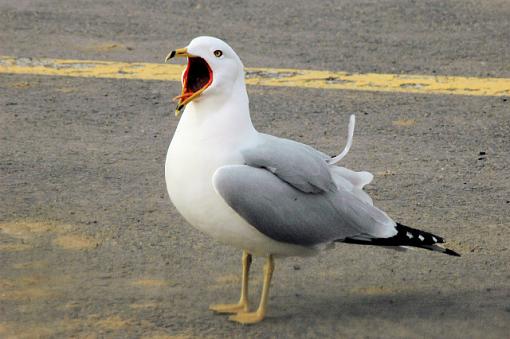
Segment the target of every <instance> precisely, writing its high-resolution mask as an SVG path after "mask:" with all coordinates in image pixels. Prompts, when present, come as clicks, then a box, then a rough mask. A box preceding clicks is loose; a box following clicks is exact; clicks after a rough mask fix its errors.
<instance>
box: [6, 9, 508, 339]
mask: <svg viewBox="0 0 510 339" xmlns="http://www.w3.org/2000/svg"><path fill="white" fill-rule="evenodd" d="M509 18H510V6H509V5H508V2H507V1H484V2H482V1H437V2H436V1H434V2H432V1H431V2H415V1H358V2H348V1H340V2H327V3H326V2H317V4H313V3H311V2H306V1H281V2H274V1H273V2H267V3H265V2H252V3H250V4H245V3H243V2H241V1H239V2H237V1H236V2H231V1H228V2H227V1H224V2H213V3H209V2H202V1H180V2H163V1H158V2H156V1H154V2H150V3H149V2H144V1H133V0H130V1H108V2H81V1H65V2H64V1H62V2H61V1H45V2H37V1H32V0H26V1H16V2H10V1H1V2H0V23H1V26H2V30H1V31H0V55H12V56H19V57H21V56H40V57H58V58H78V59H100V60H122V61H144V62H160V61H161V60H162V58H163V57H164V56H165V55H166V53H167V52H168V50H169V49H171V48H175V47H182V46H184V45H185V44H186V43H187V42H188V41H189V40H190V39H191V38H193V37H194V36H197V35H201V34H210V35H216V36H218V37H221V38H224V39H226V40H227V41H228V42H229V43H230V44H231V45H232V46H233V47H234V48H235V49H236V51H237V52H238V54H239V55H240V56H241V58H242V59H243V61H244V63H245V65H247V66H264V67H300V68H310V69H330V70H345V71H350V72H372V71H374V72H394V73H417V74H446V75H449V74H455V75H472V76H494V77H509V76H510V64H509V63H508V55H510V47H509V44H508V41H510V28H509V26H510V19H509ZM179 90H180V85H179V84H177V83H173V82H172V83H163V82H155V81H133V80H131V81H130V80H106V79H80V78H63V77H45V76H32V75H5V74H0V91H1V93H2V95H0V123H1V126H2V128H1V130H0V197H1V203H0V337H10V336H12V337H22V338H36V337H44V338H46V337H48V338H66V337H88V338H94V337H98V338H103V337H108V338H109V337H114V338H138V337H154V338H156V337H158V336H159V338H164V337H165V336H167V337H172V336H173V337H179V336H183V337H257V338H258V337H349V338H351V337H352V338H362V337H363V338H399V337H400V338H446V337H448V338H482V337H483V338H505V337H509V334H508V333H510V247H509V246H510V245H509V243H510V233H509V231H510V193H509V192H510V155H509V151H510V138H509V136H508V131H509V130H510V101H509V100H508V99H509V98H506V97H469V96H446V95H430V96H429V95H412V94H397V93H368V92H355V91H322V90H311V89H299V88H267V87H266V88H262V87H249V88H248V90H249V94H250V98H251V109H252V115H253V120H254V123H255V125H256V127H257V128H258V129H259V130H261V131H264V132H267V133H271V134H275V135H279V136H283V137H288V138H292V139H296V140H299V141H302V142H306V143H309V144H312V145H314V146H316V147H317V148H319V149H321V150H323V151H325V152H328V153H331V154H333V153H335V152H337V151H338V150H339V149H340V148H341V147H343V143H344V138H345V131H346V124H347V121H348V116H349V114H351V113H355V114H357V118H358V121H357V130H356V133H355V139H354V146H353V148H352V150H351V153H350V154H349V156H348V157H347V158H346V159H345V161H344V164H345V165H346V166H348V167H350V168H353V169H355V170H362V169H363V170H369V171H371V172H373V173H374V174H375V180H374V183H373V184H371V185H370V186H369V187H368V192H369V193H370V194H371V195H372V197H373V198H374V200H375V201H376V203H377V204H378V206H380V207H381V208H383V209H384V210H386V211H387V212H388V213H389V214H390V215H391V216H392V217H394V218H395V219H396V220H398V221H400V222H402V223H405V224H408V225H410V226H415V227H418V228H422V229H425V230H430V231H432V232H435V233H438V234H440V235H443V236H444V237H445V238H446V239H447V240H450V243H449V245H450V246H451V247H452V248H453V249H455V250H457V251H460V252H461V253H462V255H463V256H462V257H461V258H453V257H448V256H444V255H440V254H435V253H430V252H428V251H410V252H407V253H395V252H392V251H388V250H384V249H380V248H369V247H356V246H350V245H342V246H337V247H336V248H335V249H334V250H331V251H328V252H325V253H323V254H321V255H320V256H318V257H314V258H307V259H300V258H289V259H285V260H279V261H277V262H276V272H275V276H274V280H273V288H272V291H271V300H270V305H269V314H268V317H267V319H266V320H265V321H264V322H263V323H261V324H258V325H255V326H249V327H246V326H241V325H238V324H234V323H230V322H228V321H227V320H226V318H225V317H223V316H218V315H213V314H212V313H210V312H209V311H208V310H207V306H208V305H209V304H211V303H216V302H225V301H230V300H232V301H234V300H235V299H236V298H237V297H238V292H239V290H238V289H239V286H238V285H239V276H238V275H239V273H240V259H241V253H239V251H236V250H234V249H231V248H229V247H225V246H221V245H219V244H217V243H215V242H214V241H212V240H211V239H209V238H208V237H207V236H205V235H203V234H201V233H199V232H198V231H196V230H195V229H193V228H191V227H190V226H189V225H187V224H186V222H185V221H184V220H183V219H182V218H181V217H180V216H179V215H178V213H177V212H176V210H175V209H174V208H173V207H172V205H171V203H170V202H169V200H168V197H167V194H166V189H165V183H164V174H163V170H164V168H163V166H164V158H165V155H166V149H167V147H168V144H169V142H170V140H171V136H172V133H173V130H174V129H175V126H176V124H177V120H176V119H175V118H174V117H173V113H172V111H173V105H172V104H170V103H169V99H170V98H171V97H172V96H173V95H176V94H178V93H179ZM260 261H261V260H257V261H256V262H255V265H254V267H253V275H252V281H251V283H252V284H251V286H253V287H252V292H253V293H252V299H253V300H256V298H257V296H258V290H259V285H260V282H261V262H260Z"/></svg>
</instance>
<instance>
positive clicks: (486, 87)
mask: <svg viewBox="0 0 510 339" xmlns="http://www.w3.org/2000/svg"><path fill="white" fill-rule="evenodd" d="M182 70H183V66H182V65H171V64H169V65H167V64H152V63H137V62H134V63H128V62H116V61H98V60H64V59H47V58H15V57H8V56H0V73H9V74H35V75H55V76H70V77H91V78H112V79H139V80H159V81H180V78H181V72H182ZM246 83H247V84H249V85H257V86H277V87H301V88H320V89H337V90H357V91H380V92H402V93H423V94H427V93H430V94H432V93H433V94H458V95H480V96H506V95H510V78H476V77H462V76H446V75H435V76H431V75H404V74H379V73H346V72H331V71H315V70H304V69H290V68H289V69H283V68H282V69H280V68H246Z"/></svg>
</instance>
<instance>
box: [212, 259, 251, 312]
mask: <svg viewBox="0 0 510 339" xmlns="http://www.w3.org/2000/svg"><path fill="white" fill-rule="evenodd" d="M250 265H251V254H250V253H248V252H246V251H243V275H242V280H243V281H242V285H241V298H240V299H239V303H237V304H216V305H211V306H209V309H210V310H211V311H214V312H217V313H237V312H248V275H249V273H250Z"/></svg>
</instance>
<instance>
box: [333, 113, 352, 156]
mask: <svg viewBox="0 0 510 339" xmlns="http://www.w3.org/2000/svg"><path fill="white" fill-rule="evenodd" d="M355 124H356V117H355V116H354V114H351V117H350V118H349V127H348V134H347V144H346V145H345V148H344V150H343V151H342V153H340V154H339V155H337V156H336V157H334V158H331V159H329V160H328V164H330V165H334V164H336V163H337V162H339V161H340V160H342V159H343V158H344V157H345V156H346V155H347V153H349V150H350V149H351V146H352V138H353V136H354V125H355Z"/></svg>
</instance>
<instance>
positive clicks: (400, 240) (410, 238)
mask: <svg viewBox="0 0 510 339" xmlns="http://www.w3.org/2000/svg"><path fill="white" fill-rule="evenodd" d="M396 229H397V234H396V235H394V236H392V237H389V238H366V237H363V238H356V237H353V238H345V239H343V240H339V241H341V242H345V243H348V244H359V245H375V246H386V247H388V246H410V247H418V248H424V249H427V250H430V251H435V252H441V253H444V254H448V255H453V256H456V257H460V254H459V253H457V252H455V251H453V250H451V249H448V248H444V247H442V246H441V245H438V244H441V243H444V240H443V238H441V237H440V236H437V235H434V234H432V233H428V232H425V231H420V230H417V229H415V228H411V227H409V226H405V225H402V224H399V223H397V226H396Z"/></svg>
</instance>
